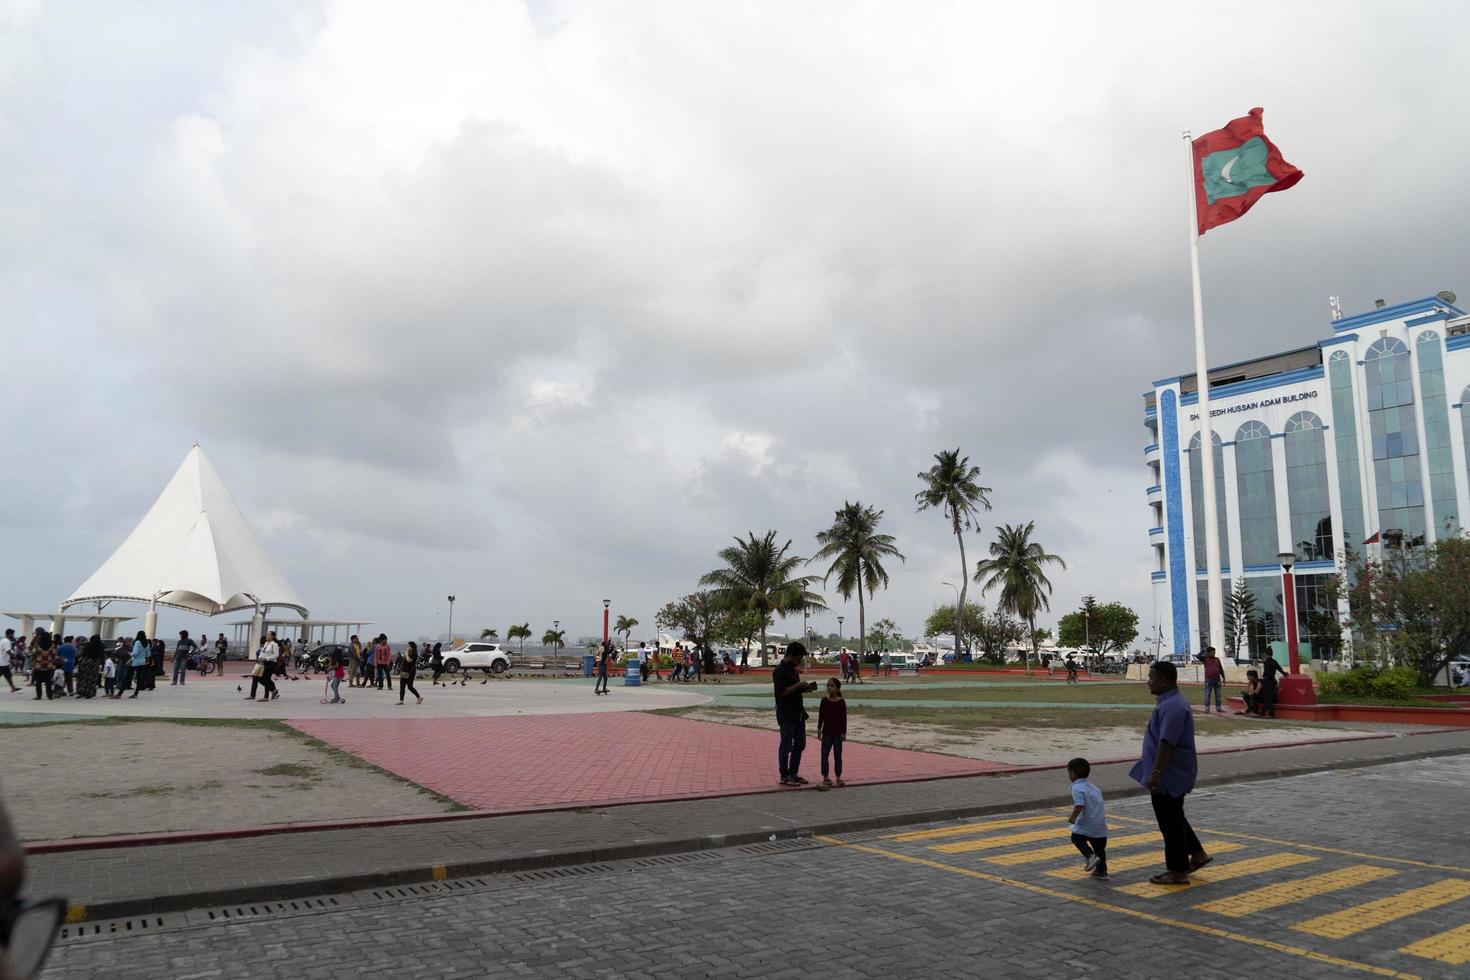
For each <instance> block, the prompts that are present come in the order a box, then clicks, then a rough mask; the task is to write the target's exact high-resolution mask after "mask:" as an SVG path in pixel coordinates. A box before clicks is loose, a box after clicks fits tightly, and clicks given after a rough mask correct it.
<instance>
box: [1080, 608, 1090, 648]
mask: <svg viewBox="0 0 1470 980" xmlns="http://www.w3.org/2000/svg"><path fill="white" fill-rule="evenodd" d="M1082 645H1083V646H1085V647H1086V648H1087V649H1089V650H1091V649H1092V612H1091V610H1088V609H1084V610H1082Z"/></svg>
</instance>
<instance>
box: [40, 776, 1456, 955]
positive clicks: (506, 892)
mask: <svg viewBox="0 0 1470 980" xmlns="http://www.w3.org/2000/svg"><path fill="white" fill-rule="evenodd" d="M1466 785H1470V756H1455V757H1448V758H1440V759H1432V760H1425V761H1418V762H1408V763H1397V764H1392V765H1386V766H1379V767H1374V768H1368V769H1358V770H1351V771H1345V772H1333V773H1323V774H1317V775H1310V776H1295V777H1288V778H1282V779H1277V780H1272V781H1267V782H1257V783H1249V784H1242V785H1236V786H1228V787H1223V788H1217V789H1214V790H1211V791H1208V792H1203V793H1200V794H1198V795H1197V796H1194V797H1191V799H1190V802H1189V805H1188V812H1189V813H1190V816H1191V818H1192V819H1193V821H1194V823H1195V826H1196V829H1197V830H1198V831H1199V832H1200V836H1201V837H1202V839H1203V840H1204V841H1205V843H1206V846H1207V847H1209V848H1210V849H1211V850H1212V851H1213V852H1214V854H1215V861H1214V863H1213V864H1212V865H1211V866H1210V867H1209V868H1207V869H1206V870H1205V871H1203V872H1201V873H1199V874H1198V875H1197V876H1196V884H1194V885H1193V886H1191V887H1189V888H1187V889H1164V888H1160V887H1157V886H1151V885H1148V884H1147V881H1146V879H1147V877H1148V875H1150V874H1152V873H1154V872H1155V871H1156V870H1159V869H1160V866H1161V863H1162V860H1161V854H1160V852H1159V847H1158V844H1157V840H1156V836H1155V835H1156V831H1154V829H1153V826H1152V814H1151V812H1150V810H1149V808H1148V804H1147V802H1146V801H1122V802H1120V803H1118V804H1116V805H1113V806H1111V807H1110V808H1109V817H1110V821H1111V826H1110V838H1111V847H1110V854H1109V857H1110V863H1111V865H1112V871H1113V874H1112V879H1111V881H1108V882H1097V881H1091V880H1087V879H1085V878H1084V877H1083V875H1082V872H1081V869H1080V867H1079V865H1080V858H1078V857H1076V855H1075V853H1069V852H1068V850H1067V847H1066V844H1067V841H1066V836H1065V833H1066V828H1065V824H1064V822H1063V820H1062V818H1061V815H1060V813H1057V812H1050V811H1047V812H1038V811H1030V812H1026V813H1018V814H1014V815H1009V816H1003V817H988V818H984V819H983V820H976V821H970V822H966V823H959V824H949V825H936V826H932V827H928V828H917V829H915V830H910V831H906V832H904V833H898V834H895V833H892V832H886V831H885V832H881V833H865V834H859V835H852V836H850V837H844V838H834V839H830V840H822V841H777V842H774V843H771V844H765V845H760V844H758V845H754V846H751V847H745V848H735V849H730V850H726V851H704V852H697V853H692V854H686V855H673V856H669V857H663V858H648V859H642V860H639V861H629V862H618V863H614V864H608V865H600V866H589V867H587V868H580V869H562V870H558V871H544V872H535V873H528V874H522V875H507V876H500V877H497V878H495V879H481V880H470V881H467V882H453V881H450V882H444V883H442V884H439V885H427V886H418V887H416V888H412V889H388V890H380V891H376V892H362V893H354V894H351V895H341V896H335V897H333V898H332V899H330V900H328V901H327V902H326V903H312V904H310V905H308V904H307V903H302V902H297V903H295V906H296V907H295V908H291V907H286V908H284V909H271V908H267V907H263V906H262V907H256V908H254V909H234V910H205V911H200V912H194V913H186V914H179V915H173V916H165V917H163V918H158V917H154V918H153V919H151V920H149V921H148V922H147V923H146V927H145V925H143V924H140V923H139V922H138V921H136V920H134V921H131V922H130V923H128V924H127V931H126V932H111V931H109V928H108V927H107V926H106V925H105V924H94V925H90V926H88V927H87V928H86V929H85V930H84V934H83V935H82V936H80V937H72V936H69V937H68V938H67V939H66V940H64V941H63V942H62V943H61V944H60V945H59V946H58V948H57V951H56V953H55V955H54V958H53V961H52V963H51V966H50V968H49V969H48V971H47V972H46V974H45V976H47V977H50V978H71V977H75V978H79V980H80V978H88V980H106V978H133V977H138V978H144V977H146V978H150V980H162V978H181V980H182V978H191V980H192V978H206V977H208V978H214V977H275V978H283V980H284V978H291V980H314V978H321V980H335V978H342V980H348V978H351V980H363V978H370V977H384V978H387V977H393V978H401V977H480V976H558V977H611V976H617V977H663V976H668V977H761V978H779V977H787V976H790V977H803V978H808V977H813V976H818V977H824V976H833V977H837V976H857V977H884V978H895V977H919V976H923V977H975V976H982V975H983V976H990V977H1038V978H1041V977H1044V978H1047V980H1055V978H1058V977H1076V976H1095V977H1121V976H1128V977H1154V976H1157V977H1165V976H1169V977H1173V976H1178V975H1180V974H1188V975H1190V976H1192V977H1222V978H1224V977H1229V978H1232V980H1235V978H1239V977H1240V976H1242V975H1246V976H1252V975H1255V976H1270V977H1299V976H1300V977H1315V976H1323V977H1329V976H1330V977H1339V976H1375V975H1376V976H1422V977H1452V976H1453V977H1464V976H1466V974H1467V964H1470V845H1467V835H1466V831H1465V827H1466V823H1465V814H1464V809H1463V807H1464V802H1465V791H1464V787H1465V786H1466ZM1065 790H1066V786H1065V783H1062V782H1060V781H1059V785H1058V805H1059V806H1061V805H1062V804H1063V803H1064V802H1065V799H1066V797H1065ZM372 857H373V855H372V852H371V842H370V839H369V837H368V835H365V840H364V852H363V860H364V862H371V860H372ZM242 858H249V859H258V860H265V861H269V860H270V848H269V845H268V844H261V845H259V846H258V847H257V848H255V849H252V850H251V851H250V852H249V853H248V854H242ZM226 914H228V916H229V918H224V916H225V915H226ZM118 928H119V929H121V928H123V927H122V926H121V925H119V926H118ZM99 930H100V931H99Z"/></svg>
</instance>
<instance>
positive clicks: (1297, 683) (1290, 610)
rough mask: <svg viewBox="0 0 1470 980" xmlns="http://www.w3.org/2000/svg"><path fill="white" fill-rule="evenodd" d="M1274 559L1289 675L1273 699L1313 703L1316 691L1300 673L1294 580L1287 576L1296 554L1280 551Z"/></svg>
mask: <svg viewBox="0 0 1470 980" xmlns="http://www.w3.org/2000/svg"><path fill="white" fill-rule="evenodd" d="M1276 560H1277V561H1279V562H1280V563H1281V604H1282V606H1283V611H1284V612H1285V613H1286V656H1287V660H1288V663H1289V665H1290V666H1289V671H1290V672H1289V673H1288V674H1287V675H1286V676H1285V677H1282V678H1281V683H1280V693H1279V694H1278V695H1277V699H1276V700H1277V701H1278V703H1280V704H1316V703H1317V691H1316V689H1315V688H1314V687H1313V686H1312V679H1311V678H1310V677H1307V676H1306V675H1304V674H1303V673H1302V661H1301V656H1300V654H1298V652H1297V622H1296V580H1295V579H1294V578H1293V577H1292V574H1291V566H1292V565H1294V564H1296V554H1295V553H1294V552H1290V551H1283V552H1281V553H1280V554H1278V555H1277V556H1276Z"/></svg>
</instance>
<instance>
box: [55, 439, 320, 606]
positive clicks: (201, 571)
mask: <svg viewBox="0 0 1470 980" xmlns="http://www.w3.org/2000/svg"><path fill="white" fill-rule="evenodd" d="M114 599H117V600H124V601H132V602H147V603H155V602H156V603H158V604H160V605H165V606H173V607H174V608H176V609H184V610H187V611H189V612H195V613H200V614H201V615H204V616H214V615H218V614H219V613H222V612H228V611H230V610H232V609H251V608H255V607H256V606H259V607H261V608H269V607H272V606H278V607H285V608H288V609H294V610H296V611H297V612H298V613H300V614H301V615H302V616H303V617H304V616H306V615H307V610H306V607H305V606H303V605H302V604H301V599H300V598H299V597H298V596H297V595H296V591H295V590H294V589H292V588H291V586H290V585H289V584H287V582H286V579H285V578H284V577H283V576H282V575H281V573H280V571H278V570H277V569H276V566H275V565H274V564H273V563H272V562H271V560H270V558H269V557H267V555H266V553H265V549H264V548H262V547H261V546H260V542H259V541H257V540H256V539H255V534H254V532H252V531H251V530H250V525H249V524H247V523H246V522H245V517H244V515H243V514H241V513H240V508H238V507H236V506H235V501H234V499H233V498H231V497H230V492H229V491H228V490H226V489H225V485H224V482H223V481H222V480H220V476H219V474H218V473H217V472H215V469H214V467H213V466H211V465H210V464H209V460H207V459H205V458H204V451H203V450H201V449H200V448H199V446H198V445H197V444H196V445H195V446H194V448H193V449H192V450H190V451H189V455H188V456H187V457H185V459H184V463H183V465H182V466H180V467H179V469H178V472H177V473H175V474H174V476H173V479H172V480H170V481H168V486H166V487H164V488H163V493H162V494H160V495H159V497H158V500H156V501H155V502H154V504H153V506H152V507H151V508H149V510H148V513H147V514H145V515H144V516H143V520H142V521H140V522H139V523H138V526H137V527H136V528H134V529H133V533H132V534H130V535H128V538H127V540H126V541H124V542H123V543H122V546H121V547H119V548H118V549H117V550H116V551H115V552H113V553H112V557H111V558H109V559H107V561H105V562H103V563H102V567H101V568H99V569H97V571H96V572H94V573H93V574H92V577H91V578H89V579H87V581H85V582H83V583H82V585H81V587H80V588H78V589H77V590H76V591H75V592H73V593H72V594H71V596H70V598H68V599H66V601H64V602H63V603H62V604H61V608H62V609H63V610H64V609H66V608H67V607H68V606H73V605H77V604H79V603H83V602H105V601H108V600H114Z"/></svg>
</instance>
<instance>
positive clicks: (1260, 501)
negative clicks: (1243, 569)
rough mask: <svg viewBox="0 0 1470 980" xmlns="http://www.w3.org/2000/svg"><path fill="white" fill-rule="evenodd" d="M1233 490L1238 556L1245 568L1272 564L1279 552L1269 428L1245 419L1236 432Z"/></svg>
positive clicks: (1279, 543) (1274, 479)
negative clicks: (1237, 503)
mask: <svg viewBox="0 0 1470 980" xmlns="http://www.w3.org/2000/svg"><path fill="white" fill-rule="evenodd" d="M1235 489H1236V493H1237V494H1238V496H1239V497H1240V558H1241V561H1243V562H1244V563H1245V564H1246V566H1247V567H1249V566H1251V565H1274V564H1275V563H1276V556H1277V555H1278V554H1280V553H1281V542H1280V541H1278V540H1277V538H1278V532H1277V530H1276V474H1275V470H1274V468H1273V466H1272V462H1271V430H1270V429H1268V428H1266V427H1265V426H1264V425H1262V424H1261V423H1260V422H1247V423H1246V424H1245V425H1242V426H1241V427H1240V431H1238V432H1237V433H1236V434H1235Z"/></svg>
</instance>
